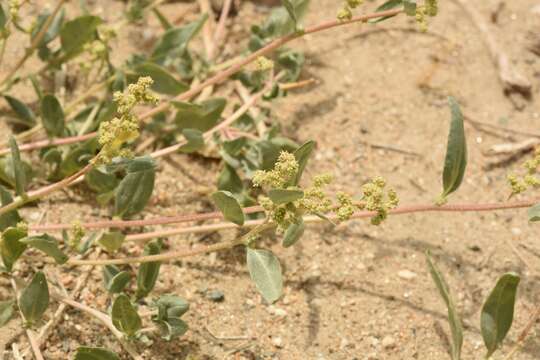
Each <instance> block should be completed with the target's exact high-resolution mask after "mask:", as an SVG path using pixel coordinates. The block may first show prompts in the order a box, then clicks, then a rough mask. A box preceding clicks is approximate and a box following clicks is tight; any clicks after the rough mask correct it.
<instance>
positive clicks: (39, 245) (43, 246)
mask: <svg viewBox="0 0 540 360" xmlns="http://www.w3.org/2000/svg"><path fill="white" fill-rule="evenodd" d="M20 241H21V242H22V243H23V244H26V245H28V246H30V247H33V248H35V249H38V250H40V251H42V252H44V253H45V254H47V255H49V256H50V257H52V258H53V259H54V261H56V263H57V264H65V262H66V261H68V259H69V257H68V256H67V255H66V254H64V253H63V252H62V250H60V249H59V248H58V241H57V240H56V239H55V238H54V237H52V236H50V235H48V234H43V235H39V236H27V237H25V238H24V239H21V240H20Z"/></svg>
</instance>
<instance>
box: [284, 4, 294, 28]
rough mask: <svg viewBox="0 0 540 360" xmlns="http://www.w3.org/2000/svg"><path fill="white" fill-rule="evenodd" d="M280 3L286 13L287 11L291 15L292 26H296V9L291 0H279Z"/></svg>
mask: <svg viewBox="0 0 540 360" xmlns="http://www.w3.org/2000/svg"><path fill="white" fill-rule="evenodd" d="M281 5H283V7H284V8H285V10H287V13H289V16H290V17H291V20H292V21H293V22H294V26H295V28H296V26H298V18H297V16H296V9H295V8H294V5H293V3H292V1H291V0H281Z"/></svg>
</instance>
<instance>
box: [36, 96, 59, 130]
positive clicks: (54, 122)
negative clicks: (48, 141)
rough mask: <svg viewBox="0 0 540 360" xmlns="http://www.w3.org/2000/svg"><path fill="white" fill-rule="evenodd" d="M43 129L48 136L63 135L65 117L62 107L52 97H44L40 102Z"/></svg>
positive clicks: (54, 97)
mask: <svg viewBox="0 0 540 360" xmlns="http://www.w3.org/2000/svg"><path fill="white" fill-rule="evenodd" d="M41 118H42V120H43V127H44V128H45V130H46V131H47V134H49V136H62V135H63V134H64V125H65V117H64V110H62V105H60V102H59V101H58V99H57V98H56V96H54V95H45V96H44V97H43V99H42V100H41Z"/></svg>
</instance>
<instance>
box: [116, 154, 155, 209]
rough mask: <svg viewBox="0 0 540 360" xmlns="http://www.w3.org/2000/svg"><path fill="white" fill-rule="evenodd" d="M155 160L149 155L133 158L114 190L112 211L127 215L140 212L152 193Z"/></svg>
mask: <svg viewBox="0 0 540 360" xmlns="http://www.w3.org/2000/svg"><path fill="white" fill-rule="evenodd" d="M155 167H156V165H155V162H154V160H153V159H152V158H149V157H140V158H136V159H133V160H132V161H131V162H130V164H129V166H128V169H127V175H126V177H124V178H123V179H122V181H120V185H118V190H117V192H116V199H115V209H114V213H115V215H118V216H128V215H133V214H136V213H138V212H141V211H142V210H143V209H144V207H145V206H146V203H147V202H148V200H149V199H150V196H151V195H152V191H153V190H154V181H155V178H156V170H155Z"/></svg>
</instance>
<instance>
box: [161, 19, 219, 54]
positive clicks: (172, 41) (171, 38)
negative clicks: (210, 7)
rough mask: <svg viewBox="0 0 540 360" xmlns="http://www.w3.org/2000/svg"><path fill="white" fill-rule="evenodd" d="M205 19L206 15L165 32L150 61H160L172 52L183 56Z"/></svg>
mask: <svg viewBox="0 0 540 360" xmlns="http://www.w3.org/2000/svg"><path fill="white" fill-rule="evenodd" d="M207 19H208V15H207V14H203V15H201V17H200V18H199V19H198V20H196V21H194V22H191V23H189V24H187V25H185V26H182V27H178V28H174V29H169V30H167V31H166V32H165V33H164V34H163V36H162V37H161V39H160V40H159V41H158V43H157V45H156V47H155V48H154V51H153V52H152V59H153V60H156V61H162V60H164V58H166V57H167V56H169V55H171V53H173V52H175V53H178V54H183V53H184V52H185V51H186V48H187V46H188V44H189V41H190V40H191V39H193V37H195V35H197V33H198V32H199V31H200V30H201V29H202V27H203V25H204V23H205V22H206V20H207Z"/></svg>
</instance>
